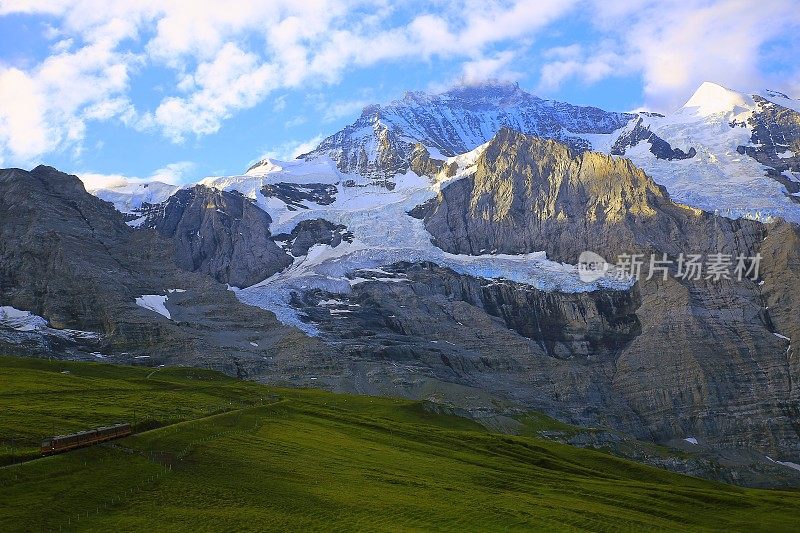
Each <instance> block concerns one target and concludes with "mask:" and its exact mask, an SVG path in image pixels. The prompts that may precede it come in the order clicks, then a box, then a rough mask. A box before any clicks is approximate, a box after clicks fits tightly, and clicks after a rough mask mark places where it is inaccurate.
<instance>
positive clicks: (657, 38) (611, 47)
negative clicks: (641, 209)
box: [540, 0, 800, 111]
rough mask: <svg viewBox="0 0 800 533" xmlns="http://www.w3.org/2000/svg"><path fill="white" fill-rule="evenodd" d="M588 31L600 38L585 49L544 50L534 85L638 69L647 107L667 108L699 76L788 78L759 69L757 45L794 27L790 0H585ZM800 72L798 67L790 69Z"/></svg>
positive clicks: (741, 84)
mask: <svg viewBox="0 0 800 533" xmlns="http://www.w3.org/2000/svg"><path fill="white" fill-rule="evenodd" d="M590 11H591V13H593V16H592V21H593V23H594V26H595V29H596V30H598V31H600V32H601V33H602V34H603V35H604V36H605V37H604V39H607V41H605V42H603V43H600V44H599V45H593V46H592V47H591V49H590V50H586V49H585V48H582V47H580V46H577V45H572V46H568V47H562V48H560V49H554V50H551V51H550V54H549V55H548V54H545V56H544V57H545V59H546V62H545V64H544V65H543V66H542V69H541V79H540V88H541V89H542V90H544V91H548V90H554V89H556V88H558V87H559V86H561V85H562V84H563V83H564V82H566V81H567V80H569V79H578V80H579V81H582V82H584V83H594V82H596V81H599V80H601V79H604V78H607V77H610V76H619V75H628V74H639V75H641V77H642V79H643V91H644V97H645V100H646V103H647V105H648V106H649V107H650V108H652V109H657V110H662V111H669V110H671V109H672V108H675V107H677V106H679V105H681V104H682V103H683V102H684V101H685V100H686V98H687V97H688V95H690V94H691V93H692V91H693V90H694V89H695V88H697V87H698V86H699V85H700V84H701V83H702V82H703V81H714V82H717V83H720V84H722V85H725V86H729V87H731V88H734V89H738V90H743V91H753V90H758V89H761V88H763V86H764V85H766V84H770V83H771V84H773V85H774V84H775V82H776V81H777V82H778V85H780V86H781V87H783V88H787V89H788V88H790V87H791V85H790V84H791V82H790V80H774V79H770V78H769V76H768V75H767V74H765V72H764V51H763V46H764V45H765V44H766V43H768V42H770V41H771V40H774V39H776V38H784V37H787V36H791V35H793V34H794V33H796V32H797V30H798V29H800V9H798V6H797V2H796V1H795V0H769V1H766V2H761V3H759V4H757V5H754V4H753V2H752V1H750V0H693V1H685V0H664V1H662V2H658V3H652V2H644V1H641V0H638V1H626V2H606V1H601V0H591V2H590ZM795 72H796V73H797V74H798V75H800V66H799V67H797V68H796V69H795Z"/></svg>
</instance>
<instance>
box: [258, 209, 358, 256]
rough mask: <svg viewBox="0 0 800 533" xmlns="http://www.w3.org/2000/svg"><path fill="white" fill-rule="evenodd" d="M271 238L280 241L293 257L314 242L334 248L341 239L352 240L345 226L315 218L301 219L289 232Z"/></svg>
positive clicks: (303, 251) (351, 235) (302, 253)
mask: <svg viewBox="0 0 800 533" xmlns="http://www.w3.org/2000/svg"><path fill="white" fill-rule="evenodd" d="M273 240H274V241H275V242H276V243H281V246H282V248H283V249H284V250H285V251H286V252H288V253H290V254H292V255H293V256H294V257H300V256H302V255H306V254H307V253H308V250H309V248H311V247H312V246H314V245H315V244H327V245H328V246H330V247H332V248H336V247H337V246H339V244H341V243H342V241H345V242H353V234H352V233H351V232H349V231H347V226H343V225H341V224H334V223H333V222H329V221H327V220H325V219H322V218H316V219H313V220H301V221H300V222H298V223H297V225H296V226H295V227H294V229H292V232H291V233H281V234H278V235H275V236H274V237H273Z"/></svg>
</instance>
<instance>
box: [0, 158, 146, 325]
mask: <svg viewBox="0 0 800 533" xmlns="http://www.w3.org/2000/svg"><path fill="white" fill-rule="evenodd" d="M0 187H2V195H0V219H1V220H2V224H0V297H2V299H3V301H4V302H6V304H7V305H12V306H14V307H16V308H19V309H25V310H31V311H33V312H34V313H35V314H37V315H42V316H46V317H47V318H49V319H50V322H51V324H53V325H54V326H55V327H57V328H73V329H81V330H93V331H104V330H109V329H113V328H114V327H115V326H114V319H113V316H111V312H110V311H109V309H108V308H109V307H114V306H115V305H116V304H117V303H118V302H117V298H116V294H114V293H116V292H119V291H122V292H124V291H125V289H126V287H124V286H123V287H120V285H119V280H118V279H117V278H118V276H119V277H122V278H126V279H127V283H130V284H135V283H136V282H137V280H138V279H139V277H140V276H138V275H137V274H136V272H137V270H138V268H139V266H138V265H139V263H140V262H141V260H142V257H143V256H146V255H148V254H149V253H150V252H148V250H147V248H143V247H141V245H135V247H134V248H131V249H128V250H126V249H125V245H132V244H133V242H134V241H135V239H133V238H132V237H131V235H130V234H131V230H130V229H129V228H128V227H127V226H126V225H125V223H124V221H123V217H122V215H121V214H120V213H118V212H117V211H115V210H114V208H113V207H112V206H111V205H110V204H107V203H105V202H103V201H100V200H98V199H96V198H94V197H92V196H90V195H89V194H87V193H86V191H85V190H84V188H83V185H82V184H81V182H80V180H78V178H76V177H75V176H70V175H67V174H63V173H61V172H58V171H57V170H55V169H53V168H51V167H44V166H39V167H36V168H35V169H33V170H32V171H31V172H26V171H24V170H19V169H9V170H4V171H2V173H0ZM134 250H135V253H132V252H133V251H134ZM123 255H125V256H127V257H126V258H125V260H124V261H123V260H122V259H121V256H123ZM109 293H111V294H110V295H109ZM131 301H132V300H131Z"/></svg>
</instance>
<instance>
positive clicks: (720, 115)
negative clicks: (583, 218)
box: [595, 82, 800, 222]
mask: <svg viewBox="0 0 800 533" xmlns="http://www.w3.org/2000/svg"><path fill="white" fill-rule="evenodd" d="M798 110H800V101H797V100H792V99H790V98H788V97H787V96H786V95H783V94H780V93H776V92H773V91H764V92H763V93H761V94H752V95H747V94H742V93H738V92H735V91H731V90H729V89H726V88H724V87H721V86H720V85H716V84H714V83H708V82H706V83H703V84H702V85H701V86H700V87H699V88H698V89H697V91H695V93H694V94H693V95H692V97H691V98H689V100H688V101H687V102H686V103H685V104H684V105H683V107H681V108H680V109H678V110H676V111H675V112H674V113H671V114H669V115H667V116H663V115H657V114H652V113H640V114H639V116H638V117H637V118H636V119H634V120H632V121H631V122H630V123H629V124H628V125H627V126H625V127H624V128H623V129H622V130H620V131H619V132H615V133H614V134H613V135H612V136H610V137H609V138H608V142H609V143H610V144H601V143H599V142H597V143H596V146H595V148H597V149H600V150H603V151H606V152H609V153H612V154H617V155H624V156H625V157H628V158H630V159H631V160H632V161H633V162H634V163H636V165H637V166H639V167H640V168H642V169H643V170H645V171H646V172H647V173H648V174H649V175H650V176H652V177H653V179H655V180H656V182H658V183H659V184H661V185H664V186H665V187H666V188H667V190H669V192H670V194H671V195H672V197H673V198H675V199H676V200H678V201H680V202H683V203H685V204H687V205H691V206H693V207H698V208H700V209H704V210H707V211H711V212H718V213H719V214H722V215H724V216H729V217H733V218H737V217H742V216H744V217H747V218H756V219H769V218H771V217H775V216H780V217H783V218H785V219H787V220H791V221H794V222H800V113H798ZM663 143H667V144H666V146H668V148H671V149H672V150H677V151H679V152H680V154H682V156H681V157H670V155H671V154H670V153H669V152H670V150H666V151H665V150H664V149H663V146H661V144H663ZM665 152H666V153H665Z"/></svg>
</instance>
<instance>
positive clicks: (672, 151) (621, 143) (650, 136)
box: [610, 117, 697, 161]
mask: <svg viewBox="0 0 800 533" xmlns="http://www.w3.org/2000/svg"><path fill="white" fill-rule="evenodd" d="M642 122H643V120H642V118H641V117H640V118H639V119H638V120H637V121H636V123H635V124H634V126H633V128H631V129H630V130H628V131H625V132H623V133H622V134H621V135H620V136H619V137H618V138H617V140H616V141H614V146H612V147H611V152H610V153H611V155H625V150H626V149H627V148H630V147H632V146H636V145H637V144H639V143H640V142H647V143H648V144H650V153H652V154H653V155H655V156H656V157H657V158H658V159H666V160H668V161H671V160H673V159H691V158H692V157H694V156H695V155H697V150H695V149H694V147H692V148H689V151H688V152H684V151H683V150H681V149H680V148H673V147H672V146H670V144H669V143H668V142H667V141H665V140H664V139H662V138H661V137H659V136H658V135H656V134H655V133H653V132H652V131H650V126H643V125H642Z"/></svg>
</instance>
